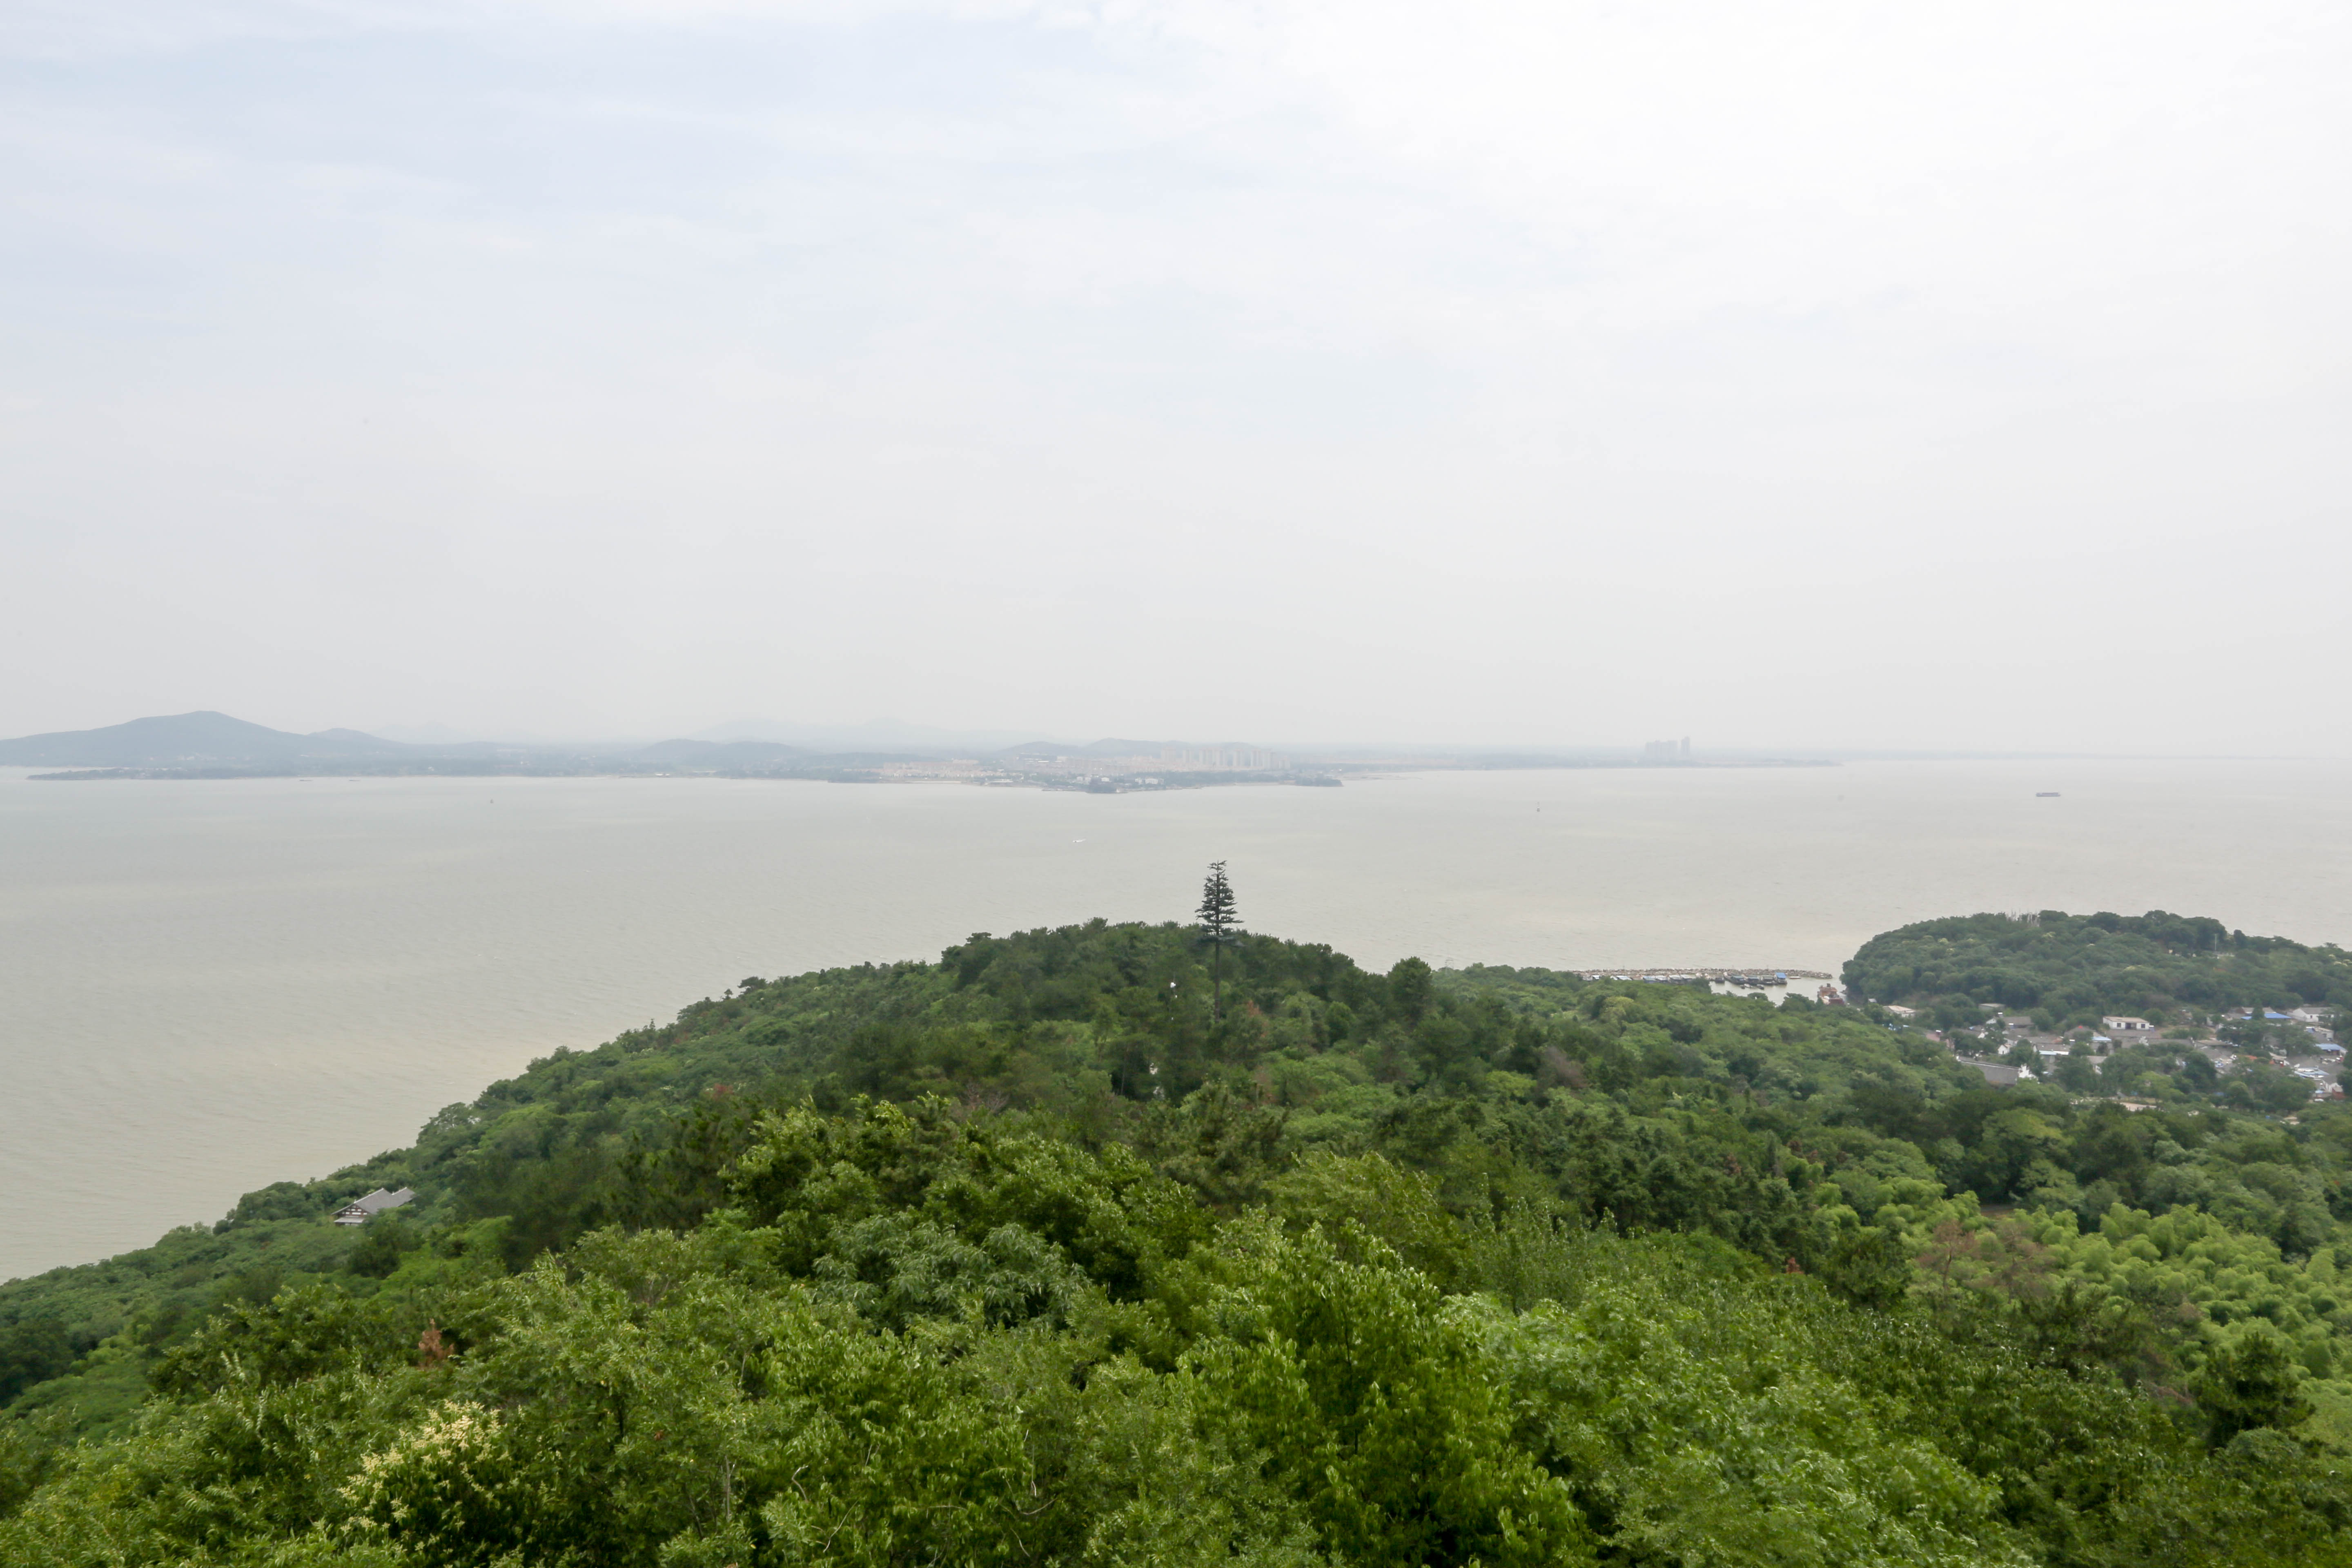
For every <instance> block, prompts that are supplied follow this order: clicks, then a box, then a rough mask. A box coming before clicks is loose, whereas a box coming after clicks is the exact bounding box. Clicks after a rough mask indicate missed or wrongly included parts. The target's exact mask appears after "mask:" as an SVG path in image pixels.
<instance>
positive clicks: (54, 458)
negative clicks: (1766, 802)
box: [0, 0, 2352, 753]
mask: <svg viewBox="0 0 2352 1568" xmlns="http://www.w3.org/2000/svg"><path fill="white" fill-rule="evenodd" d="M0 54H4V55H5V58H0V70H5V89H0V139H5V140H0V333H4V334H5V335H4V336H0V465H5V469H4V470H0V508H5V511H0V528H5V548H0V664H5V672H0V674H4V675H5V678H0V733H18V732H23V731H33V730H42V729H54V728H79V727H81V726H84V725H91V724H101V723H110V722H114V721H120V720H122V719H126V718H130V717H132V716H134V715H136V714H142V713H152V712H169V711H178V710H185V709H191V708H220V709H225V710H228V711H231V712H234V713H236V714H239V715H240V716H243V717H247V718H250V719H255V720H258V721H263V722H266V723H271V724H277V725H280V726H284V727H288V728H295V729H314V728H319V727H323V726H326V725H331V724H358V725H369V724H391V723H407V724H415V723H423V722H427V721H440V722H443V723H446V724H450V725H454V726H457V727H458V728H460V729H464V730H467V731H503V730H529V731H536V732H540V733H557V734H566V733H568V734H596V735H608V734H625V733H635V734H649V735H650V734H661V733H677V732H681V731H691V730H694V729H698V728H701V727H703V726H706V725H710V724H714V723H717V722H719V721H727V720H732V719H737V718H742V717H746V716H751V715H767V716H773V717H776V718H779V719H787V720H798V721H820V722H848V721H863V720H866V719H869V718H872V717H875V716H877V715H883V714H889V715H896V716H898V717H900V718H903V719H906V720H908V721H918V722H927V723H938V724H950V725H959V726H974V727H981V726H985V727H991V728H997V727H1008V728H1013V729H1034V730H1035V731H1039V732H1052V733H1055V734H1061V735H1066V736H1076V737H1084V736H1087V735H1090V734H1098V733H1106V732H1108V733H1118V734H1128V735H1142V736H1155V737H1156V736H1163V735H1187V736H1194V737H1209V736H1236V737H1240V736H1247V737H1254V738H1260V739H1266V740H1286V739H1288V740H1314V739H1337V738H1356V737H1396V738H1412V739H1425V740H1433V741H1491V742H1519V743H1528V742H1534V743H1559V744H1574V743H1622V742H1634V741H1639V740H1643V739H1646V738H1649V737H1652V736H1663V735H1683V734H1691V735H1694V736H1696V737H1698V739H1699V742H1700V743H1701V744H1702V745H1705V744H1706V743H1708V742H1718V743H1724V744H1774V743H1788V744H1799V743H1803V744H1848V745H1862V746H1936V745H1966V746H1980V747H2039V748H2059V749H2076V748H2083V749H2100V750H2107V749H2112V750H2137V749H2161V750H2168V751H2262V752H2278V751H2292V752H2331V753H2340V752H2345V751H2347V750H2352V738H2347V725H2346V722H2345V721H2346V719H2347V701H2346V699H2345V696H2344V689H2345V682H2346V677H2347V671H2352V640H2347V632H2352V625H2347V622H2352V613H2348V611H2352V572H2348V571H2347V567H2352V543H2347V523H2352V506H2347V477H2352V476H2347V469H2352V396H2347V392H2352V374H2347V371H2348V370H2352V365H2347V344H2352V234H2347V229H2348V228H2352V202H2347V167H2352V159H2348V158H2347V154H2352V91H2347V88H2346V84H2347V81H2352V7H2347V6H2346V5H2342V4H2340V3H2327V4H2311V5H2294V4H2267V3H2263V0H2230V3H2228V4H2218V3H2217V4H2209V5H2173V4H2164V3H2161V0H2130V3H2126V4H2099V3H2095V0H2067V3H2064V4H2059V5H2053V4H2050V3H2049V0H2034V3H2032V4H2021V3H2020V4H2004V3H2000V0H1987V3H1973V4H1969V5H1921V4H1918V3H1916V0H1903V3H1897V4H1885V5H1864V4H1844V5H1831V4H1802V3H1784V4H1775V5H1756V4H1753V3H1751V0H1738V3H1724V4H1706V3H1690V4H1675V3H1672V0H1666V3H1660V4H1649V5H1619V4H1575V3H1562V0H1546V3H1541V4H1526V5H1512V4H1487V3H1481V0H1449V3H1447V4H1444V5H1432V4H1427V3H1425V0H1424V3H1422V4H1415V5H1393V4H1384V3H1382V0H1330V3H1298V4H1285V3H1280V0H1266V3H1262V4H1251V3H1242V0H1233V3H1218V0H1132V3H1125V4H1099V5H1050V4H1048V5H1017V4H994V3H988V0H971V3H965V4H938V5H923V4H904V5H886V4H873V5H866V4H857V3H854V0H840V3H836V4H807V5H785V4H753V3H750V0H746V3H743V4H732V5H730V4H721V3H712V4H691V3H684V0H681V3H676V4H669V3H662V0H608V3H605V4H597V3H595V0H545V3H543V4H532V3H529V0H510V3H506V4H498V3H488V0H486V3H478V4H436V3H432V0H407V3H400V0H319V3H312V4H305V3H300V0H282V3H267V0H249V3H248V0H156V3H136V0H58V3H50V0H12V3H11V4H10V5H7V6H6V7H5V12H0Z"/></svg>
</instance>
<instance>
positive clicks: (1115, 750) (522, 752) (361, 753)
mask: <svg viewBox="0 0 2352 1568" xmlns="http://www.w3.org/2000/svg"><path fill="white" fill-rule="evenodd" d="M746 727H748V726H746ZM725 728H726V727H722V730H721V731H719V732H718V733H716V734H713V732H711V731H706V732H705V735H704V736H702V737H697V738H691V739H679V740H670V741H656V742H654V743H653V744H651V745H646V744H644V743H642V742H635V741H619V742H583V743H572V744H551V743H548V742H495V741H460V742H442V743H437V744H435V743H417V742H404V741H388V740H385V739H384V738H383V737H382V736H380V735H370V734H367V733H365V732H363V731H358V730H320V731H316V732H315V733H311V734H307V735H303V734H296V733H294V732H293V731H287V730H273V729H271V728H269V727H268V725H266V724H256V723H252V722H250V721H247V720H244V719H236V718H232V717H231V716H230V715H228V714H226V713H214V712H200V713H173V714H170V715H165V716H160V717H156V718H150V719H133V720H131V721H130V722H129V723H127V724H110V725H108V726H106V727H105V728H104V729H99V730H60V731H53V732H51V733H48V734H45V735H24V736H20V737H18V738H16V740H12V741H0V765H5V766H13V767H54V768H81V769H109V770H113V769H121V770H127V771H132V772H141V773H156V772H163V773H175V774H178V773H301V772H306V771H309V770H310V769H312V768H316V769H319V770H320V771H328V770H341V769H349V770H352V771H354V772H373V773H383V772H409V771H416V772H485V771H492V770H494V769H495V770H499V771H511V770H515V769H520V770H521V771H530V772H538V771H556V772H588V771H596V770H598V769H600V768H604V767H608V766H610V767H617V768H619V769H621V770H623V771H631V772H635V771H648V772H650V771H656V770H661V771H667V770H669V769H678V770H682V771H687V772H694V773H737V772H745V771H755V772H772V771H776V770H779V769H783V770H790V769H795V768H799V767H804V766H805V767H816V768H833V769H839V768H843V767H856V766H861V765H871V764H873V763H877V762H883V761H889V760H893V759H898V758H920V757H940V756H965V757H970V756H982V755H989V754H992V753H993V754H999V755H1003V756H1004V757H1005V758H1007V759H1008V760H1010V761H1013V762H1016V763H1017V762H1020V761H1024V760H1028V759H1033V758H1040V757H1056V756H1066V757H1081V756H1090V757H1113V756H1131V755H1137V754H1150V753H1151V752H1156V751H1157V750H1158V749H1159V742H1145V741H1097V742H1094V743H1093V744H1092V745H1087V746H1070V745H1066V744H1063V743H1061V742H1051V741H1035V742H1030V743H1028V744H1026V745H1022V746H1009V747H1008V746H1004V745H1003V742H1002V741H1001V739H999V738H998V737H994V736H990V737H986V738H987V739H990V740H994V741H997V744H996V745H992V746H987V747H982V746H975V745H972V744H971V741H973V740H974V739H978V738H981V737H978V736H975V735H973V734H971V733H970V732H964V733H961V734H958V733H957V732H955V731H923V730H919V729H918V728H916V727H915V726H912V725H899V724H896V723H888V722H886V723H882V724H877V725H873V726H867V727H865V728H862V729H850V730H841V729H836V730H830V731H825V730H819V729H816V728H814V727H810V728H808V729H806V730H804V731H802V732H803V734H805V735H807V736H808V737H809V738H810V739H811V740H812V741H814V742H817V743H814V744H806V745H803V744H792V743H788V742H782V741H778V740H771V739H749V738H733V737H729V736H727V735H726V733H725ZM885 736H888V737H889V738H890V740H891V741H894V742H895V743H885V742H883V737H885ZM820 737H821V739H820ZM931 737H936V739H932V740H931V741H930V743H929V744H926V743H924V739H925V738H931ZM825 741H829V742H831V743H830V744H825V743H824V742H825ZM941 742H947V743H941ZM954 742H962V743H961V744H956V743H954Z"/></svg>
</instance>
